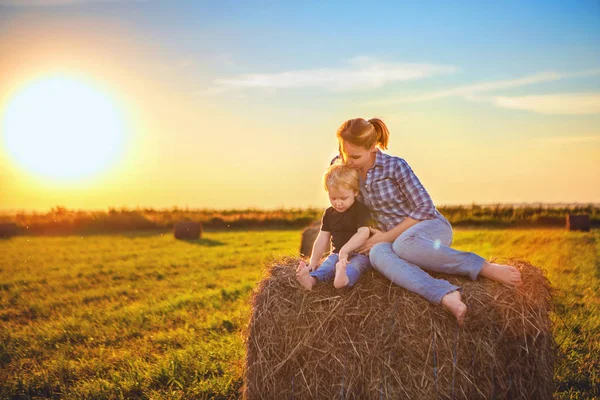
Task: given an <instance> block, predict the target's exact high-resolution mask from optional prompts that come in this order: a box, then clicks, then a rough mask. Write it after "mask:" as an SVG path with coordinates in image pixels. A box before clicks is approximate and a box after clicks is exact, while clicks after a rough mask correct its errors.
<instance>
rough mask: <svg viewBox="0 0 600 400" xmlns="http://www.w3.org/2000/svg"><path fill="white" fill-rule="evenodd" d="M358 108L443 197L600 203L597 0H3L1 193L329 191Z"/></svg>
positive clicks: (230, 201) (75, 202) (15, 198)
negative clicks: (345, 126) (330, 171)
mask: <svg viewBox="0 0 600 400" xmlns="http://www.w3.org/2000/svg"><path fill="white" fill-rule="evenodd" d="M32 93H35V94H32ZM356 117H363V118H371V117H380V118H382V119H383V120H384V122H385V123H386V124H387V125H388V127H389V129H390V132H391V136H390V143H389V148H388V150H386V151H387V152H388V153H389V154H392V155H395V156H398V157H401V158H403V159H405V160H406V161H407V162H408V163H409V165H410V166H411V167H412V169H413V171H414V172H415V173H416V174H417V176H418V177H419V179H420V180H421V182H422V183H423V185H424V186H425V188H426V189H427V191H428V192H429V194H430V195H431V197H432V199H433V201H434V203H435V204H436V205H438V206H442V205H447V204H471V203H473V202H475V203H481V204H489V203H523V202H526V203H529V202H546V203H563V202H565V203H572V202H578V203H588V202H593V203H599V202H600V2H598V1H544V2H541V1H539V2H537V1H535V2H528V1H504V2H475V1H473V2H469V1H465V2H454V1H447V2H444V1H419V2H374V1H370V2H353V1H344V2H341V1H340V2H321V1H315V2H309V1H307V2H279V1H216V2H215V1H178V0H168V1H167V0H146V1H139V0H138V1H135V0H0V209H2V210H38V211H44V210H49V209H50V208H51V207H53V206H57V205H61V206H65V207H67V208H75V209H106V208H107V207H128V208H135V207H154V208H170V207H173V206H178V207H190V208H216V209H226V208H264V209H270V208H279V207H285V208H289V207H323V206H327V205H328V200H327V195H326V193H325V191H324V189H323V186H322V183H321V182H322V175H323V173H324V171H325V169H326V167H327V166H328V165H329V162H330V160H331V159H332V158H333V157H334V156H335V155H336V152H337V142H336V138H335V132H336V130H337V128H338V127H339V126H340V125H341V124H342V123H343V122H344V121H346V120H348V119H351V118H356Z"/></svg>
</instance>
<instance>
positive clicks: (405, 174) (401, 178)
mask: <svg viewBox="0 0 600 400" xmlns="http://www.w3.org/2000/svg"><path fill="white" fill-rule="evenodd" d="M396 160H398V162H397V163H395V164H396V176H397V179H398V186H399V188H400V190H401V191H402V193H403V194H404V196H405V197H406V199H407V200H408V202H409V204H410V211H409V213H408V216H409V217H411V218H413V219H416V220H418V221H424V220H427V219H434V218H435V217H436V213H435V211H436V208H435V205H434V204H433V200H431V196H429V193H427V190H425V188H424V187H423V184H422V183H421V181H420V180H419V178H417V175H415V173H414V172H413V170H412V168H411V167H410V165H408V163H407V162H406V161H405V160H403V159H396Z"/></svg>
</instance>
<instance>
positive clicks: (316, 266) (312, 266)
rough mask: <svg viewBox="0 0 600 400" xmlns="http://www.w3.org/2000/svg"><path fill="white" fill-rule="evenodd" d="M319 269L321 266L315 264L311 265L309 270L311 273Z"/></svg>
mask: <svg viewBox="0 0 600 400" xmlns="http://www.w3.org/2000/svg"><path fill="white" fill-rule="evenodd" d="M317 268H319V264H315V265H313V264H309V265H308V269H309V270H310V271H316V270H317Z"/></svg>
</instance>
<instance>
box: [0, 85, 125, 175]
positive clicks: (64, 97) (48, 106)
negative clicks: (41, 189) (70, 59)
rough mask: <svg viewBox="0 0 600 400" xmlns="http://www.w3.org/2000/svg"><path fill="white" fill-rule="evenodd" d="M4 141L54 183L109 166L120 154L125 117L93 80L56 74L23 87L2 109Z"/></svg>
mask: <svg viewBox="0 0 600 400" xmlns="http://www.w3.org/2000/svg"><path fill="white" fill-rule="evenodd" d="M0 126H1V128H2V129H1V131H2V132H3V136H4V138H3V139H4V147H5V148H6V150H7V151H8V155H9V156H10V158H11V159H12V160H13V162H14V163H16V164H17V165H19V166H20V167H22V168H24V169H25V170H26V171H28V172H29V173H31V174H33V175H34V176H36V177H38V178H40V179H44V180H46V181H47V180H51V181H54V182H56V183H61V182H66V181H78V182H80V181H82V180H84V179H87V178H90V177H92V176H94V175H97V174H99V173H101V172H104V171H106V170H107V169H108V168H109V167H110V166H111V165H112V164H114V163H115V162H116V161H117V160H118V158H119V157H120V156H121V155H122V153H123V151H124V146H125V136H126V124H125V118H124V115H123V113H122V111H121V110H119V108H118V106H117V104H116V103H115V101H114V100H113V99H111V98H110V96H109V95H108V94H106V93H105V92H104V91H103V90H102V89H100V88H99V87H97V85H95V84H93V83H92V82H91V81H84V80H81V79H75V78H73V77H68V76H63V75H56V76H48V77H42V78H39V79H35V80H33V81H31V82H28V83H27V84H25V85H24V86H23V87H21V88H19V89H18V90H17V91H16V92H15V93H14V94H12V96H10V97H9V99H8V100H7V103H6V104H5V105H4V106H3V107H2V109H0Z"/></svg>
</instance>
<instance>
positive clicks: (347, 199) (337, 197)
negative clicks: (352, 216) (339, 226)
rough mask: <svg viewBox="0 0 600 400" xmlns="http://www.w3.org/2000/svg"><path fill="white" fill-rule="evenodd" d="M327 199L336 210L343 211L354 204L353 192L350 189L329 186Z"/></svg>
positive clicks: (354, 194)
mask: <svg viewBox="0 0 600 400" xmlns="http://www.w3.org/2000/svg"><path fill="white" fill-rule="evenodd" d="M328 193H329V201H330V202H331V206H332V207H333V208H335V210H336V211H338V212H344V211H346V210H347V209H349V208H350V207H351V206H352V204H354V196H356V194H357V193H355V192H354V191H353V190H352V189H344V188H333V187H332V188H329V190H328Z"/></svg>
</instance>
